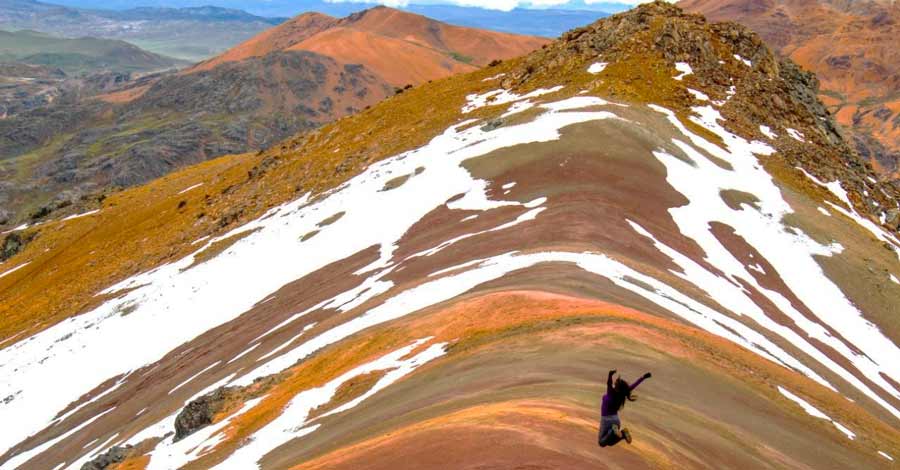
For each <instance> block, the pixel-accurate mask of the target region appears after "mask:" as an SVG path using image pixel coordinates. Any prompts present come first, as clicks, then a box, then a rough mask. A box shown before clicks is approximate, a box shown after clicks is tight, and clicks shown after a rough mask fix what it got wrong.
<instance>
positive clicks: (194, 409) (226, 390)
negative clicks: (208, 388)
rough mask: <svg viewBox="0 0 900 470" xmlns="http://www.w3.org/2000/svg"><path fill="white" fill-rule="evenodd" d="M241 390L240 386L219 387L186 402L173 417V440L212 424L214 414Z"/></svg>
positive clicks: (180, 438) (178, 439) (176, 440)
mask: <svg viewBox="0 0 900 470" xmlns="http://www.w3.org/2000/svg"><path fill="white" fill-rule="evenodd" d="M241 392H242V388H241V387H221V388H218V389H216V390H215V391H213V392H211V393H208V394H206V395H203V396H201V397H200V398H197V399H195V400H193V401H191V402H190V403H188V404H187V405H186V406H185V407H184V408H183V409H182V410H181V412H180V413H178V416H177V417H176V418H175V442H178V441H180V440H182V439H184V438H185V437H187V436H190V435H191V434H193V433H194V432H196V431H197V430H199V429H202V428H204V427H206V426H209V425H210V424H212V422H213V419H214V418H215V416H216V414H218V413H219V412H220V411H222V409H223V408H225V406H226V404H227V403H228V402H229V401H231V400H233V399H235V398H237V397H238V396H239V395H240V394H241Z"/></svg>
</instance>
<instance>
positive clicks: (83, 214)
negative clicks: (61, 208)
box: [62, 209, 100, 222]
mask: <svg viewBox="0 0 900 470" xmlns="http://www.w3.org/2000/svg"><path fill="white" fill-rule="evenodd" d="M98 212H100V209H94V210H92V211H87V212H84V213H81V214H72V215H70V216H68V217H66V218H64V219H62V221H63V222H65V221H67V220H72V219H78V218H81V217H86V216H89V215H94V214H96V213H98Z"/></svg>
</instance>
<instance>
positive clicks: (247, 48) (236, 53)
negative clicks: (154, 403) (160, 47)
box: [189, 12, 339, 72]
mask: <svg viewBox="0 0 900 470" xmlns="http://www.w3.org/2000/svg"><path fill="white" fill-rule="evenodd" d="M338 21H339V20H338V19H337V18H334V17H331V16H328V15H323V14H321V13H315V12H310V13H304V14H302V15H298V16H296V17H294V18H292V19H290V20H288V21H286V22H284V23H282V24H280V25H278V26H275V27H274V28H270V29H267V30H265V31H263V32H262V33H260V34H257V35H256V36H253V37H252V38H250V39H248V40H246V41H244V42H242V43H241V44H238V45H237V46H234V47H232V48H231V49H229V50H227V51H225V52H224V53H222V54H220V55H218V56H216V57H213V58H212V59H209V60H207V61H205V62H201V63H200V64H198V65H197V66H195V67H193V68H192V69H190V70H189V72H196V71H200V70H209V69H212V68H214V67H216V66H217V65H220V64H223V63H225V62H235V61H240V60H244V59H249V58H251V57H261V56H264V55H266V54H269V53H271V52H275V51H281V50H285V49H288V48H290V47H291V46H293V45H295V44H297V43H300V42H302V41H304V40H306V39H309V38H310V37H312V36H314V35H316V34H318V33H320V32H322V31H325V30H327V29H329V28H331V27H333V26H334V25H335V24H337V23H338Z"/></svg>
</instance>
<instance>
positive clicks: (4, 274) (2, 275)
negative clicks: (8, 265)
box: [0, 261, 31, 278]
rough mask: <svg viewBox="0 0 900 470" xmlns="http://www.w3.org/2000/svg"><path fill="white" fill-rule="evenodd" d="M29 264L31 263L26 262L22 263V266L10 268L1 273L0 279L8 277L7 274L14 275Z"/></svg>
mask: <svg viewBox="0 0 900 470" xmlns="http://www.w3.org/2000/svg"><path fill="white" fill-rule="evenodd" d="M29 264H31V261H26V262H24V263H22V264H20V265H18V266H16V267H15V268H12V269H8V270H6V271H3V273H2V274H0V278H2V277H4V276H6V275H8V274H12V273H14V272H16V271H18V270H20V269H22V268H24V267H25V266H28V265H29Z"/></svg>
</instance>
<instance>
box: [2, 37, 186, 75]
mask: <svg viewBox="0 0 900 470" xmlns="http://www.w3.org/2000/svg"><path fill="white" fill-rule="evenodd" d="M0 62H19V63H24V64H31V65H44V66H48V67H58V68H60V69H62V70H63V71H64V72H65V73H66V74H69V75H80V74H86V73H93V72H97V71H102V70H112V71H117V72H147V71H155V70H161V69H167V68H172V67H178V66H185V65H188V64H189V63H188V62H185V61H181V60H177V59H173V58H170V57H164V56H161V55H159V54H154V53H151V52H147V51H145V50H142V49H141V48H139V47H137V46H135V45H133V44H129V43H127V42H125V41H119V40H113V39H100V38H91V37H84V38H77V39H67V38H60V37H55V36H51V35H49V34H46V33H41V32H37V31H28V30H21V31H15V32H9V31H0Z"/></svg>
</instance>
